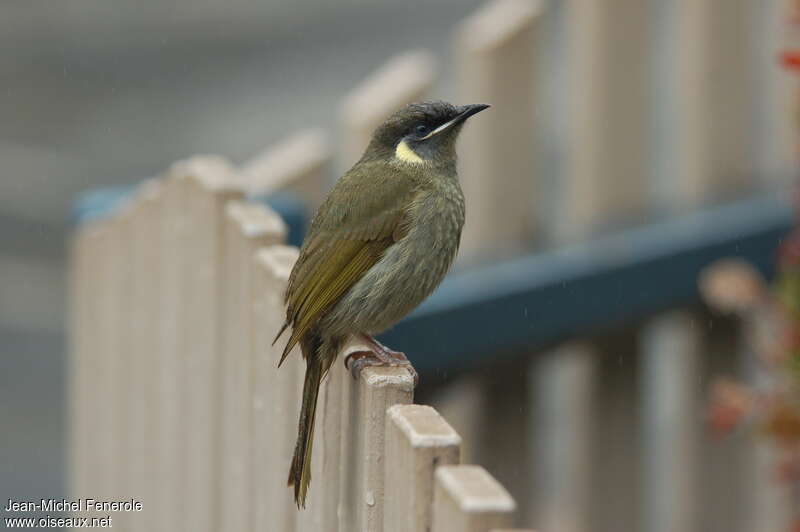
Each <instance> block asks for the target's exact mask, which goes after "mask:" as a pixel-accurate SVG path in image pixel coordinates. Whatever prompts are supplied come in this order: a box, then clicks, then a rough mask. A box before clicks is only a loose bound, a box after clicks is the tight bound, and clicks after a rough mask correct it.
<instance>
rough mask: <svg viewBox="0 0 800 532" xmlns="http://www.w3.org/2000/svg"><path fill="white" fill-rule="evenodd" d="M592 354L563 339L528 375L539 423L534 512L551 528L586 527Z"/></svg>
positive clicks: (576, 531)
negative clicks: (536, 508) (538, 468)
mask: <svg viewBox="0 0 800 532" xmlns="http://www.w3.org/2000/svg"><path fill="white" fill-rule="evenodd" d="M595 356H596V355H595V353H594V350H593V349H592V348H591V347H589V346H588V345H585V344H567V345H564V346H562V347H560V348H558V349H556V350H555V351H552V352H550V353H547V354H546V356H545V358H543V359H542V360H541V361H540V362H539V364H537V367H536V368H535V369H534V372H533V375H532V377H533V379H532V386H531V388H530V389H532V390H536V391H537V397H535V401H536V403H537V406H538V410H539V413H538V415H537V419H538V420H539V422H538V424H537V425H536V426H535V427H533V426H532V427H530V430H531V431H532V432H533V433H532V434H531V438H530V440H531V441H533V442H536V448H537V449H538V451H539V453H540V455H539V456H540V458H539V462H540V464H539V465H540V471H541V473H540V474H537V476H538V482H537V490H536V494H537V501H538V512H537V514H538V515H539V521H540V523H541V528H542V530H547V531H549V532H582V531H585V530H588V529H589V526H588V522H587V512H588V506H589V482H590V480H591V471H590V468H591V461H590V449H591V443H590V442H591V441H592V429H591V423H592V412H591V410H592V393H593V389H594V376H595V366H596V364H595V360H594V359H595Z"/></svg>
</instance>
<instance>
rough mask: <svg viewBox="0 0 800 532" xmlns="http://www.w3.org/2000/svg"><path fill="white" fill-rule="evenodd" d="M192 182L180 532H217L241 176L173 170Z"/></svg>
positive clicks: (186, 164) (206, 169) (207, 163)
mask: <svg viewBox="0 0 800 532" xmlns="http://www.w3.org/2000/svg"><path fill="white" fill-rule="evenodd" d="M172 171H173V172H174V173H175V174H177V175H179V176H180V177H181V178H183V179H184V180H185V181H186V185H185V187H186V188H185V193H186V207H187V214H188V219H187V221H188V223H189V224H190V227H189V230H188V233H187V239H186V250H185V252H186V253H187V264H186V265H185V266H186V268H185V270H184V271H183V275H184V276H186V280H185V282H186V284H187V289H186V292H185V294H184V297H185V302H186V315H185V318H186V321H185V323H184V329H183V333H182V334H183V335H184V338H185V341H186V344H185V346H184V349H183V350H182V351H181V358H180V363H181V373H180V376H181V379H183V382H184V386H183V389H182V395H181V398H180V401H181V403H180V405H181V413H182V416H181V420H180V426H181V432H180V440H179V441H180V449H181V451H180V458H181V461H180V475H181V497H183V499H184V502H183V504H184V506H183V508H182V510H181V514H182V516H181V520H182V525H181V529H182V530H186V531H191V532H203V531H208V532H210V531H211V530H212V529H213V528H214V522H215V519H216V518H217V517H216V512H217V511H218V510H219V507H218V504H217V500H216V495H217V492H216V488H215V486H216V484H217V482H218V479H217V477H216V474H217V463H216V459H217V458H218V456H219V455H218V443H219V441H218V431H219V426H218V425H217V424H216V423H217V421H218V420H219V411H218V408H219V404H220V388H221V383H220V379H219V378H218V376H219V375H220V368H221V367H222V361H223V358H222V356H221V353H220V334H219V333H220V329H221V326H220V323H221V321H222V313H221V311H220V307H221V293H220V286H221V270H222V249H223V245H224V244H223V231H222V228H223V220H224V207H225V204H226V203H227V202H228V201H229V200H231V199H234V198H238V197H240V196H241V193H240V192H239V191H238V190H237V189H235V188H234V184H235V183H237V179H238V178H237V176H236V175H235V174H234V171H233V168H232V167H231V166H230V165H229V164H228V163H227V162H225V161H224V160H222V159H219V158H215V157H194V158H192V159H188V160H186V161H182V162H179V163H177V164H176V165H175V166H174V167H173V170H172Z"/></svg>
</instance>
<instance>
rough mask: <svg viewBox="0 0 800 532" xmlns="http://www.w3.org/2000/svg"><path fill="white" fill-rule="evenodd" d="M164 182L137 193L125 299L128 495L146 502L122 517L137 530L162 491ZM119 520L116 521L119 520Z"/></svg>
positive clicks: (151, 519)
mask: <svg viewBox="0 0 800 532" xmlns="http://www.w3.org/2000/svg"><path fill="white" fill-rule="evenodd" d="M160 193H161V183H160V182H159V181H156V180H151V181H146V182H145V183H143V184H142V185H141V186H140V187H139V190H138V191H137V193H136V197H135V199H134V202H133V212H132V217H131V220H130V227H129V232H130V236H129V242H128V245H129V247H130V250H131V256H130V257H129V259H128V260H129V263H130V267H131V269H132V272H131V280H130V295H129V297H128V298H127V301H126V302H125V303H124V304H125V305H126V306H129V307H130V309H131V310H130V337H129V339H128V342H127V343H128V347H127V352H126V354H125V356H126V357H127V358H128V360H127V365H128V368H127V369H128V372H127V374H123V378H125V379H128V380H129V381H130V383H129V386H128V388H127V389H126V390H125V391H126V393H127V394H128V398H127V401H126V402H127V414H126V416H125V417H124V419H123V422H124V423H126V425H127V426H128V430H127V437H126V442H127V449H126V451H125V453H124V455H123V456H125V457H126V460H123V461H122V462H123V463H124V464H126V465H127V476H128V484H127V492H126V493H125V494H124V495H125V496H126V497H131V498H134V499H136V500H138V501H141V503H142V511H141V512H135V513H128V514H127V515H125V516H122V517H123V518H124V519H123V521H124V522H125V523H127V526H126V528H127V529H128V530H131V531H139V530H141V531H143V532H144V531H149V530H153V529H154V528H155V527H156V524H155V513H154V511H153V505H154V503H155V501H154V498H153V494H154V492H155V489H156V485H155V482H154V480H153V479H154V476H155V474H156V469H155V460H154V455H155V439H154V433H155V411H156V410H157V409H158V407H159V405H158V404H156V402H155V397H156V378H157V372H158V369H157V368H158V366H159V360H158V358H157V357H156V348H157V342H156V336H157V334H156V333H157V328H158V322H159V305H158V301H157V298H158V293H159V270H160V263H159V261H160V257H159V253H158V251H159V242H158V237H159V235H160V234H161V225H160V223H161V216H160V214H161V213H160V205H159V203H158V201H159V197H160ZM115 522H116V521H115Z"/></svg>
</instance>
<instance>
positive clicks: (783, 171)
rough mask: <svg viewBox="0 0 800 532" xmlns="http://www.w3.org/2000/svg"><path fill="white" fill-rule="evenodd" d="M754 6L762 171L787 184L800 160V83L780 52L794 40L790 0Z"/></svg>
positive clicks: (767, 179)
mask: <svg viewBox="0 0 800 532" xmlns="http://www.w3.org/2000/svg"><path fill="white" fill-rule="evenodd" d="M751 8H755V9H759V8H760V12H759V13H758V14H757V20H758V29H757V30H756V35H757V36H758V37H757V38H756V46H757V47H758V65H757V67H758V71H757V73H756V75H755V76H754V77H755V79H756V81H757V83H758V84H759V86H758V89H757V90H758V92H759V93H760V94H763V97H760V98H757V99H756V102H757V104H758V105H760V108H759V115H760V116H759V118H760V120H759V121H758V123H757V126H760V128H759V129H758V131H757V133H756V139H758V140H759V153H758V174H759V175H761V176H762V177H764V178H765V179H764V182H765V183H768V182H773V183H780V184H784V183H787V182H789V181H790V179H791V178H793V177H794V176H795V173H796V169H797V165H798V163H800V161H798V146H799V145H800V137H798V123H797V118H796V117H797V113H798V110H799V109H798V105H799V104H800V102H798V94H800V84H799V83H798V82H797V73H796V72H790V71H788V70H787V69H786V68H781V67H780V66H779V64H778V56H779V54H780V52H781V51H782V50H785V49H786V48H787V47H788V45H790V44H795V45H796V44H797V42H796V39H795V42H794V43H790V42H788V41H789V39H787V34H788V33H790V32H791V31H792V30H793V31H794V32H797V31H798V30H797V27H796V26H795V27H794V28H793V27H792V23H790V22H789V21H788V20H787V18H788V15H789V13H788V9H787V0H763V1H762V2H758V3H754V5H753V6H751Z"/></svg>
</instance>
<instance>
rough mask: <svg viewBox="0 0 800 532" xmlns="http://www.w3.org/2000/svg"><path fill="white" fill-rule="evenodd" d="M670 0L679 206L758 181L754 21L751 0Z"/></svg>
mask: <svg viewBox="0 0 800 532" xmlns="http://www.w3.org/2000/svg"><path fill="white" fill-rule="evenodd" d="M672 5H673V6H674V9H675V11H674V21H673V24H672V27H673V29H672V32H673V33H674V41H673V44H674V46H675V49H676V53H675V58H676V65H675V73H674V75H673V76H672V78H671V80H673V82H674V83H675V84H676V85H675V91H674V96H675V98H676V102H675V103H674V112H675V117H676V119H677V130H676V131H675V133H674V134H675V142H676V144H677V162H678V165H679V168H678V172H677V175H673V176H672V178H671V180H670V181H671V182H673V183H674V184H675V185H676V187H677V190H676V191H675V195H674V200H673V201H675V206H677V207H678V208H681V207H683V206H685V205H690V206H692V205H698V204H702V203H705V202H708V201H713V200H717V199H719V198H724V197H726V196H731V195H733V194H736V193H740V192H741V191H742V190H743V189H746V188H748V187H749V186H751V185H752V183H753V179H754V170H755V168H754V164H753V161H754V160H755V146H756V145H757V139H756V137H755V136H754V133H755V128H754V127H753V117H754V115H753V111H754V109H753V105H752V97H753V87H754V72H753V66H754V61H753V56H754V52H753V50H754V47H753V37H754V29H755V25H754V24H752V23H751V22H752V21H751V20H750V17H748V14H749V13H750V10H751V9H752V8H753V6H754V4H753V3H752V2H749V1H748V0H701V1H697V0H680V1H678V2H674V3H673V4H672ZM776 68H777V66H776Z"/></svg>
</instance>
